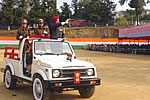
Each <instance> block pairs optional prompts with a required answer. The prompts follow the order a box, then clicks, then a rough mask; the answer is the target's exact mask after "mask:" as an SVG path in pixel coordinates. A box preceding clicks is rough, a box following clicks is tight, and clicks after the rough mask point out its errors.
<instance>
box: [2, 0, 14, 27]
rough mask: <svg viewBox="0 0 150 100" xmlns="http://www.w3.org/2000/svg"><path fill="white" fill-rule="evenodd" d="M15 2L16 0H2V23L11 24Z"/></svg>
mask: <svg viewBox="0 0 150 100" xmlns="http://www.w3.org/2000/svg"><path fill="white" fill-rule="evenodd" d="M15 3H16V0H3V3H2V4H1V5H2V11H1V17H2V19H1V21H2V22H3V24H6V25H9V26H10V25H11V24H12V23H13V20H14V16H13V10H14V8H13V7H14V5H15Z"/></svg>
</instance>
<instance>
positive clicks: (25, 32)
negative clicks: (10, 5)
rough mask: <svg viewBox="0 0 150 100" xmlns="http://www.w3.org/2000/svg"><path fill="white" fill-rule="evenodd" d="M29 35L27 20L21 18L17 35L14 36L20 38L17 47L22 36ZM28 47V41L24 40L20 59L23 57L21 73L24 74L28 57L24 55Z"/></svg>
mask: <svg viewBox="0 0 150 100" xmlns="http://www.w3.org/2000/svg"><path fill="white" fill-rule="evenodd" d="M29 35H30V30H29V29H27V20H26V19H23V20H22V22H21V27H20V28H19V29H18V32H17V36H16V39H17V40H20V41H19V48H20V46H21V42H22V40H23V38H25V37H27V36H29ZM28 48H29V41H28V40H26V41H25V45H24V49H23V56H22V59H23V65H24V69H23V73H24V74H26V71H27V65H26V62H27V61H26V60H27V59H28V58H26V55H27V53H26V52H27V50H28Z"/></svg>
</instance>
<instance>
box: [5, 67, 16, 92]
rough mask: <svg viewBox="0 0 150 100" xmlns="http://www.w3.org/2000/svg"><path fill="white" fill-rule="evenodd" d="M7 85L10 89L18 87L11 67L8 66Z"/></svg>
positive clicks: (6, 73) (6, 72)
mask: <svg viewBox="0 0 150 100" xmlns="http://www.w3.org/2000/svg"><path fill="white" fill-rule="evenodd" d="M4 82H5V86H6V88H7V89H9V90H13V89H15V87H16V79H15V78H14V76H13V75H12V72H11V70H10V68H7V69H6V71H5V74H4Z"/></svg>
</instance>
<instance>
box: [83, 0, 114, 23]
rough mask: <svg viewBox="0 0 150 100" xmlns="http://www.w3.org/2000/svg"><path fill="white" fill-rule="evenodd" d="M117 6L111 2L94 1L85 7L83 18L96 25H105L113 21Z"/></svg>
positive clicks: (106, 0)
mask: <svg viewBox="0 0 150 100" xmlns="http://www.w3.org/2000/svg"><path fill="white" fill-rule="evenodd" d="M115 7H116V5H115V4H114V2H111V1H110V0H105V1H103V2H102V1H100V0H92V1H91V2H89V3H87V4H86V5H84V6H83V12H82V15H83V16H82V17H83V18H84V19H87V20H90V21H92V22H95V23H101V25H105V24H107V23H109V22H111V21H112V20H113V16H114V15H115V14H114V13H113V11H114V10H115Z"/></svg>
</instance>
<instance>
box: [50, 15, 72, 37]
mask: <svg viewBox="0 0 150 100" xmlns="http://www.w3.org/2000/svg"><path fill="white" fill-rule="evenodd" d="M69 20H70V19H67V20H66V21H65V22H60V21H59V16H54V17H52V19H51V24H48V27H49V30H50V38H51V39H58V38H65V34H64V31H63V25H65V24H69Z"/></svg>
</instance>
